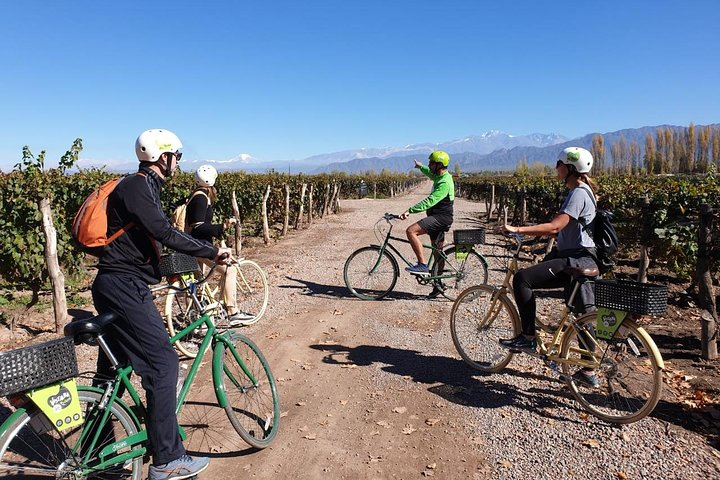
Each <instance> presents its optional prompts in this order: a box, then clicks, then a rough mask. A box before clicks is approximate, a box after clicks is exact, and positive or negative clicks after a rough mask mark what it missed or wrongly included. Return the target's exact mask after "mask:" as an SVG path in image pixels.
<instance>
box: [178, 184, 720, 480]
mask: <svg viewBox="0 0 720 480" xmlns="http://www.w3.org/2000/svg"><path fill="white" fill-rule="evenodd" d="M428 186H429V185H428ZM424 187H427V186H424ZM424 187H421V188H420V189H419V190H417V191H416V192H414V193H412V194H410V195H407V196H403V197H396V198H394V199H388V200H372V199H363V200H346V201H342V202H341V207H342V209H343V211H342V213H341V214H339V215H331V216H328V217H326V218H324V219H319V220H317V221H316V224H314V225H313V226H311V227H310V228H309V229H306V230H301V231H300V232H297V233H293V234H292V235H290V237H289V238H285V239H283V240H281V241H280V242H278V243H276V244H275V245H273V246H271V247H264V246H259V247H250V248H248V249H246V251H245V254H246V256H248V257H251V258H253V259H255V260H257V261H258V262H259V263H260V264H261V265H263V266H264V267H265V268H266V270H267V272H268V274H269V279H270V284H271V291H270V294H271V297H270V307H269V310H268V312H267V314H266V316H265V318H263V320H262V321H261V322H259V323H258V324H256V325H254V326H251V327H249V328H247V330H245V333H247V334H248V336H250V337H251V338H252V339H253V340H255V341H256V342H257V343H258V344H259V345H260V347H261V348H262V350H263V351H264V352H266V355H267V357H268V359H269V361H270V364H271V366H272V368H273V372H274V374H275V376H276V377H277V379H278V385H279V389H280V396H281V402H282V411H283V417H282V425H281V429H280V433H279V436H278V437H277V439H276V441H275V442H274V444H273V445H272V446H271V447H269V448H267V449H265V450H263V451H252V450H249V449H247V448H246V446H245V445H244V444H243V443H242V441H241V440H239V439H238V438H236V436H235V435H234V433H233V432H232V430H229V429H228V428H227V426H228V423H227V420H226V419H225V417H224V414H223V412H222V411H220V410H217V409H216V408H213V407H210V406H208V405H196V406H195V409H196V412H197V411H200V412H201V415H200V417H199V418H204V419H205V420H201V421H200V422H199V423H200V424H201V426H203V427H204V426H205V424H207V425H208V428H201V429H198V430H196V431H191V433H192V436H191V438H190V439H189V442H188V446H189V447H190V449H191V450H193V451H195V452H197V453H201V454H207V455H210V456H211V457H213V459H212V463H211V466H210V469H209V471H208V472H207V473H206V474H204V475H203V477H206V478H233V479H234V478H258V479H266V478H267V479H269V478H299V479H316V478H333V479H336V478H337V479H340V478H420V477H429V476H435V477H437V478H525V476H526V475H527V474H528V472H529V471H530V470H533V471H535V477H536V478H551V477H555V478H567V477H568V476H577V475H582V476H584V477H585V478H661V477H663V478H681V477H685V478H687V475H688V474H690V473H697V474H698V475H704V476H706V477H708V478H710V477H713V476H717V475H720V458H719V457H720V456H719V455H718V454H717V451H716V450H714V449H713V448H711V447H708V446H707V445H706V443H705V441H704V439H703V438H702V437H700V436H699V435H695V434H692V433H690V432H686V431H684V430H681V429H678V428H674V425H673V424H672V422H666V421H661V420H657V419H654V418H649V419H646V420H644V421H642V422H639V423H637V424H635V425H630V426H626V427H623V428H616V427H612V426H608V425H606V424H603V423H602V422H598V421H596V420H594V419H593V418H592V417H588V416H587V414H585V412H584V411H582V410H581V409H579V408H578V406H577V404H575V402H574V401H573V400H572V399H571V398H570V395H569V393H568V392H567V391H564V390H563V389H562V385H561V384H560V383H559V382H558V381H557V380H556V379H554V378H553V377H552V375H551V373H550V372H549V371H548V370H547V369H546V368H545V367H544V366H543V365H542V364H541V363H540V362H538V361H536V360H532V359H519V360H514V361H513V363H512V364H511V365H510V367H509V369H508V373H509V374H499V375H490V376H480V375H477V373H476V372H474V371H472V370H471V369H469V368H468V367H466V366H465V365H464V364H463V362H462V361H461V360H460V359H459V356H458V355H457V354H456V353H455V350H454V348H453V346H452V341H451V339H450V334H449V313H450V308H451V303H450V302H449V301H447V300H443V299H437V300H430V299H428V298H427V297H426V295H427V293H428V292H429V290H430V288H429V287H423V286H419V285H417V283H416V282H415V281H414V279H413V277H411V276H410V275H405V274H403V275H402V276H401V279H400V281H399V283H398V285H397V286H396V288H395V291H394V293H393V294H391V295H390V296H389V298H388V299H386V300H383V301H379V302H368V301H361V300H358V299H356V298H354V297H352V296H351V295H350V293H349V292H348V290H347V289H346V288H345V286H344V282H343V279H342V269H343V264H344V262H345V260H346V258H347V256H348V255H349V254H350V253H351V252H352V251H353V250H355V249H356V248H358V247H360V246H364V245H367V244H370V243H375V242H376V241H375V239H374V234H373V228H372V227H373V225H374V224H375V222H376V221H377V220H378V219H379V218H380V217H381V215H382V214H383V213H384V212H386V211H389V212H395V213H399V212H401V211H403V210H404V209H405V208H406V207H407V206H409V205H411V204H413V203H415V202H416V201H418V200H420V199H421V198H423V196H424V194H425V193H426V192H425V190H426V189H425V188H424ZM481 207H482V206H481V205H479V204H475V203H471V202H467V201H464V200H462V199H458V200H457V201H456V205H455V211H456V217H455V225H454V228H459V227H462V226H467V225H468V224H469V222H470V221H471V220H470V219H471V218H473V217H476V216H477V214H478V213H479V209H480V208H481ZM412 218H415V220H417V218H419V217H412ZM412 218H411V220H412ZM408 224H409V221H406V222H402V223H400V224H399V226H398V227H397V228H398V230H397V231H398V232H402V231H403V229H404V227H405V226H406V225H408ZM406 251H407V254H408V255H412V254H411V252H410V250H409V247H407V249H406ZM485 253H486V254H489V255H492V252H488V251H486V252H485ZM491 266H493V265H492V260H491ZM495 266H496V267H499V266H500V265H495ZM499 275H500V273H499V272H497V271H495V272H491V281H493V279H495V281H498V276H499ZM205 388H206V392H205V394H206V395H207V397H206V398H207V399H208V400H210V399H211V398H212V394H211V387H210V386H209V385H208V386H207V387H205ZM201 403H202V402H201ZM209 403H211V402H209ZM188 410H189V411H190V413H188V415H190V414H191V413H192V410H193V409H192V408H190V409H188ZM185 423H186V424H187V423H192V421H188V420H185ZM628 452H629V453H628ZM623 475H625V477H623Z"/></svg>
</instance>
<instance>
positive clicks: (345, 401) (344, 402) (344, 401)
mask: <svg viewBox="0 0 720 480" xmlns="http://www.w3.org/2000/svg"><path fill="white" fill-rule="evenodd" d="M347 403H348V401H347V400H340V405H347Z"/></svg>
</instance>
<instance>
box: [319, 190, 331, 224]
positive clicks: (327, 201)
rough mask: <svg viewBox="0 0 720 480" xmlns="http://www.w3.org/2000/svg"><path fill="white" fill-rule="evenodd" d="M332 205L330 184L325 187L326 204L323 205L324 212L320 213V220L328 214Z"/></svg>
mask: <svg viewBox="0 0 720 480" xmlns="http://www.w3.org/2000/svg"><path fill="white" fill-rule="evenodd" d="M329 205H330V184H329V183H328V184H326V185H325V202H324V203H323V209H322V212H320V218H323V217H324V216H325V214H327V213H328V206H329Z"/></svg>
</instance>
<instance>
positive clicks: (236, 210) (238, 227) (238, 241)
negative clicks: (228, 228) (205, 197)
mask: <svg viewBox="0 0 720 480" xmlns="http://www.w3.org/2000/svg"><path fill="white" fill-rule="evenodd" d="M232 210H233V217H235V256H236V257H240V250H242V223H240V207H238V202H237V195H235V190H233V192H232Z"/></svg>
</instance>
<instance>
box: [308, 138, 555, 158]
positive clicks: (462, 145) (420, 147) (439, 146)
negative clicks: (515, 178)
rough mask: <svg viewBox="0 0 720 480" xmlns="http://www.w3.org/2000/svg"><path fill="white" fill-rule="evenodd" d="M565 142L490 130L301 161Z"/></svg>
mask: <svg viewBox="0 0 720 480" xmlns="http://www.w3.org/2000/svg"><path fill="white" fill-rule="evenodd" d="M567 140H568V139H567V138H566V137H564V136H562V135H559V134H556V133H550V134H544V133H533V134H530V135H517V136H515V135H510V134H508V133H505V132H501V131H499V130H490V131H487V132H485V133H482V134H480V135H471V136H468V137H464V138H461V139H456V140H450V141H447V142H441V143H418V144H413V145H405V146H404V147H384V148H359V149H355V150H344V151H341V152H334V153H325V154H321V155H314V156H312V157H308V158H306V159H304V160H303V163H307V164H310V165H318V166H321V165H328V164H331V163H342V162H349V161H351V160H360V159H365V158H381V159H385V158H390V157H405V156H412V155H418V156H421V155H424V156H427V155H428V154H429V153H430V152H432V151H433V150H445V151H446V152H448V153H450V154H453V153H478V154H481V155H484V154H487V153H490V152H493V151H495V150H499V149H502V148H505V149H511V148H514V147H519V146H527V147H547V146H550V145H556V144H558V143H562V142H565V141H567Z"/></svg>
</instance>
